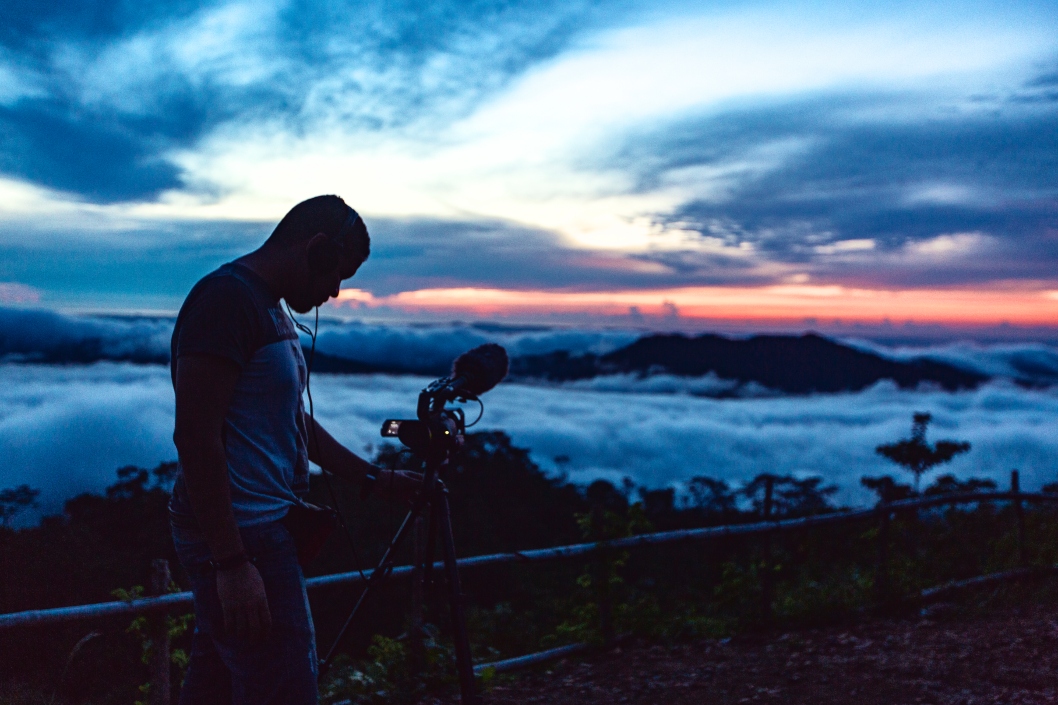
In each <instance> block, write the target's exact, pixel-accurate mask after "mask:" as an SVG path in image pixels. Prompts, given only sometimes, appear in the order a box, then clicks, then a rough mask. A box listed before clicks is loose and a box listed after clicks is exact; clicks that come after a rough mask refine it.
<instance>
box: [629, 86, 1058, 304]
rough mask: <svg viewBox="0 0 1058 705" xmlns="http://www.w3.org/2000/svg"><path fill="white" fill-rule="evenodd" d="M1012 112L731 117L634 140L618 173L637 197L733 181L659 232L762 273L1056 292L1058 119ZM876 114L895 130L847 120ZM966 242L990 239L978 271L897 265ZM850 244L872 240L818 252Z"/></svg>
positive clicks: (735, 276)
mask: <svg viewBox="0 0 1058 705" xmlns="http://www.w3.org/2000/svg"><path fill="white" fill-rule="evenodd" d="M902 102H903V103H906V105H904V106H903V109H902V106H901V103H902ZM1007 106H1008V107H1005V108H1004V107H997V108H996V109H995V110H988V111H983V110H974V111H965V112H962V113H959V112H956V111H954V109H953V110H952V111H946V110H940V109H939V108H938V107H937V106H933V107H932V108H931V113H932V117H925V118H921V119H909V118H908V117H907V115H905V114H902V113H904V112H911V111H919V112H921V111H922V110H923V107H924V106H923V105H922V104H915V102H914V101H912V100H911V99H909V98H907V97H893V96H889V97H886V98H885V99H884V100H880V99H878V98H874V99H869V98H859V99H853V98H849V97H837V98H831V99H825V100H824V99H816V100H813V101H808V102H801V103H794V104H787V105H779V106H775V105H773V106H769V107H766V108H760V109H756V110H737V111H729V112H725V113H721V114H719V115H712V116H709V117H703V118H700V119H697V120H691V121H686V122H683V123H680V124H677V125H670V126H668V127H667V128H666V129H665V130H662V131H657V132H654V133H652V134H647V135H638V136H636V139H635V140H633V141H631V142H630V143H629V145H628V146H626V147H625V148H624V149H623V151H622V152H621V153H620V154H619V155H618V156H617V157H616V158H615V161H617V162H618V163H619V164H622V165H623V167H624V168H627V169H629V170H632V171H633V172H635V171H638V173H639V178H640V186H639V188H640V189H642V190H644V191H649V190H653V189H655V188H657V187H658V186H659V185H660V184H662V183H663V182H664V180H665V179H666V177H668V176H669V175H670V174H672V173H673V172H674V171H675V170H677V169H687V168H691V167H708V166H713V167H719V168H730V169H733V170H734V173H735V176H733V177H731V178H730V179H729V181H728V182H727V183H725V184H724V186H723V188H724V189H726V193H725V195H724V196H722V197H719V198H717V197H712V198H709V199H706V198H701V199H697V200H692V201H691V202H689V203H687V204H686V205H684V206H683V207H682V208H680V209H679V210H678V211H677V212H676V213H674V214H672V215H671V216H668V217H667V218H666V220H667V221H668V222H670V223H676V222H680V223H685V224H690V226H691V227H692V228H694V229H697V230H699V231H700V232H701V233H702V234H703V236H709V237H718V238H720V239H722V240H723V241H725V242H726V243H727V244H729V245H738V244H739V243H749V244H751V245H752V246H753V247H754V248H755V250H756V251H757V252H759V253H760V255H761V256H762V258H764V259H765V260H767V261H772V262H781V263H786V264H792V265H798V266H803V267H804V268H805V271H809V272H815V273H818V274H821V275H825V278H827V279H828V280H838V281H842V280H843V281H848V282H856V283H869V284H874V285H888V286H893V285H896V286H899V285H927V284H932V285H936V284H958V283H974V282H984V281H992V280H997V279H1007V278H1011V279H1019V278H1021V279H1052V278H1054V277H1055V271H1056V270H1055V265H1056V264H1058V150H1056V149H1055V148H1054V145H1056V144H1058V110H1018V109H1014V108H1010V107H1009V103H1007ZM926 107H928V106H926ZM871 111H876V112H880V113H883V114H888V115H889V116H891V117H890V118H889V119H884V118H882V119H880V118H874V119H866V118H864V119H856V118H854V117H849V116H850V115H855V114H856V113H857V112H860V113H864V114H866V113H869V112H871ZM769 150H773V152H774V155H777V156H769ZM769 159H770V160H772V162H773V163H768V161H769ZM761 161H763V162H764V166H759V167H757V166H755V163H756V162H761ZM704 188H706V187H705V186H703V189H704ZM972 232H980V233H984V234H985V235H987V236H991V237H992V238H993V240H992V241H991V242H990V243H989V244H988V251H987V260H985V259H981V255H983V254H985V253H983V252H978V253H975V256H974V257H969V258H966V259H963V260H959V259H958V258H957V257H955V258H951V259H949V260H948V261H947V263H946V264H944V265H943V266H938V262H936V261H929V260H928V258H925V259H923V258H919V260H915V258H914V257H910V256H904V255H907V252H908V250H907V248H908V247H909V246H911V247H913V245H914V243H921V242H923V241H927V240H930V239H932V238H935V237H937V236H939V235H943V234H952V233H972ZM858 239H871V240H874V241H875V243H876V249H875V250H873V251H871V252H869V253H865V252H859V253H855V252H849V251H845V252H838V253H836V254H837V255H838V256H837V257H834V256H833V255H834V254H835V253H833V252H831V253H829V256H824V255H823V254H822V253H821V251H820V250H819V249H818V248H819V247H821V246H822V247H824V248H825V247H826V246H827V245H828V244H831V243H833V242H836V241H841V240H858ZM824 251H825V249H824ZM646 257H647V258H649V259H652V260H654V261H658V262H661V263H663V264H666V265H667V266H669V267H670V268H672V270H673V272H674V273H688V272H691V271H696V272H697V273H698V274H699V275H700V276H702V277H706V278H709V277H711V276H720V277H722V278H725V279H726V280H727V281H733V280H739V278H740V277H743V276H747V277H748V278H747V279H744V280H745V281H754V280H757V278H756V277H755V276H754V272H755V271H756V270H754V269H753V268H744V269H745V271H744V272H740V268H739V267H738V266H737V264H735V263H733V262H730V261H724V260H723V259H721V258H718V257H717V256H716V255H703V254H700V253H698V252H697V251H695V250H693V249H690V250H688V251H687V252H675V253H674V252H665V253H657V254H648V255H647V256H646ZM720 270H722V271H720Z"/></svg>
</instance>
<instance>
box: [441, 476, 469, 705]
mask: <svg viewBox="0 0 1058 705" xmlns="http://www.w3.org/2000/svg"><path fill="white" fill-rule="evenodd" d="M434 509H435V511H436V512H437V515H438V516H437V518H438V526H437V528H438V531H440V533H441V542H442V543H441V548H442V549H443V551H444V562H445V574H446V576H447V578H448V592H449V599H450V600H451V605H452V632H453V640H454V641H455V647H456V669H457V670H458V671H459V691H460V695H461V702H462V703H463V705H477V702H478V700H477V695H476V693H475V691H474V664H473V662H472V661H471V658H470V637H469V636H468V635H467V621H466V615H465V614H464V613H463V591H462V588H461V587H460V584H459V567H458V566H457V565H456V544H455V539H454V538H452V517H451V515H450V513H449V510H448V490H446V489H445V490H442V491H441V496H440V498H439V501H438V502H437V504H436V505H435V506H434Z"/></svg>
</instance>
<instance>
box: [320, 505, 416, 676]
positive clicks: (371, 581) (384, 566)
mask: <svg viewBox="0 0 1058 705" xmlns="http://www.w3.org/2000/svg"><path fill="white" fill-rule="evenodd" d="M424 505H425V497H424V496H420V497H419V498H418V499H416V502H415V505H414V506H413V507H412V509H411V511H410V512H408V514H407V516H405V517H404V522H403V523H402V524H401V525H400V529H398V530H397V534H396V535H395V536H394V537H393V539H392V540H391V541H390V542H389V546H387V547H386V552H385V553H384V554H383V556H382V559H381V560H380V561H379V562H378V566H377V567H376V568H375V570H374V571H373V572H372V573H371V576H370V577H368V579H367V584H366V585H365V586H364V589H363V590H362V591H361V592H360V597H359V598H357V600H356V604H354V605H353V609H352V611H351V612H350V613H349V616H348V617H347V618H346V620H345V623H344V624H343V625H342V628H341V629H340V630H339V631H338V636H336V637H335V638H334V643H333V644H332V645H331V648H330V651H328V652H327V656H326V658H324V659H323V660H322V661H321V662H320V666H319V672H318V677H319V678H323V676H324V675H326V673H327V671H328V670H329V669H330V667H331V662H333V661H334V657H335V656H336V655H337V654H338V647H339V646H341V644H342V641H343V640H344V639H345V635H346V633H348V631H349V626H350V625H351V624H352V623H353V619H355V618H356V613H357V612H359V611H360V607H361V606H362V605H363V604H364V600H366V599H367V595H368V593H370V592H372V591H373V590H374V589H375V586H377V585H379V584H381V583H382V582H383V581H384V580H385V579H386V578H387V577H389V574H390V572H391V571H392V570H393V554H394V553H395V552H396V550H397V547H398V546H400V544H401V542H402V541H403V540H404V537H405V536H407V535H408V533H410V531H411V528H412V527H413V526H414V525H415V520H416V519H417V518H418V517H419V515H420V514H421V513H422V509H423V506H424Z"/></svg>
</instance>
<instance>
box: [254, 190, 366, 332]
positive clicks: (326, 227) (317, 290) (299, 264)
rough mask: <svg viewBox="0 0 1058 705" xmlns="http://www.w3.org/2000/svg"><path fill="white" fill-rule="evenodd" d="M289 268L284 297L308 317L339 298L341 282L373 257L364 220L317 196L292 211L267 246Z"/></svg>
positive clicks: (332, 200)
mask: <svg viewBox="0 0 1058 705" xmlns="http://www.w3.org/2000/svg"><path fill="white" fill-rule="evenodd" d="M265 248H267V249H268V250H271V251H273V252H276V253H277V254H279V255H281V256H282V258H283V260H284V262H285V263H286V265H287V268H288V269H287V273H288V274H289V276H288V277H286V282H285V287H284V291H282V292H281V293H280V295H281V296H282V297H283V298H284V299H286V301H287V303H288V304H289V305H290V307H291V308H292V309H294V310H295V311H297V312H298V313H305V312H307V311H309V310H311V309H312V308H313V307H314V306H319V305H320V304H322V303H324V302H325V301H327V299H328V298H330V297H332V296H337V295H338V288H339V285H340V284H341V282H342V280H343V279H348V278H349V277H351V276H353V275H354V274H356V270H357V269H359V268H360V265H361V264H363V263H364V260H366V259H367V257H368V255H369V254H370V253H371V238H370V236H369V235H368V233H367V226H366V225H364V221H363V219H361V218H360V216H359V215H358V214H357V213H356V211H354V210H353V209H352V208H350V207H349V206H347V205H346V204H345V201H343V200H342V199H341V198H339V197H338V196H316V197H315V198H310V199H309V200H307V201H302V202H301V203H299V204H297V205H296V206H294V207H293V208H291V209H290V212H288V213H287V214H286V215H285V216H283V220H281V221H279V225H277V226H276V228H275V230H273V231H272V234H271V236H269V238H268V240H267V241H266V242H265Z"/></svg>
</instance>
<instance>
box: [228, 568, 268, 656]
mask: <svg viewBox="0 0 1058 705" xmlns="http://www.w3.org/2000/svg"><path fill="white" fill-rule="evenodd" d="M217 596H218V597H219V598H220V606H221V611H222V612H223V613H224V632H225V633H226V634H228V635H230V636H234V637H235V638H236V639H240V640H245V641H249V642H250V643H260V642H262V641H264V640H265V637H267V636H268V632H269V631H270V630H271V628H272V614H271V613H270V612H269V611H268V597H267V596H266V595H265V587H264V581H263V580H261V574H260V573H259V572H257V567H256V566H255V565H254V564H253V563H250V562H249V561H247V562H245V563H243V564H242V565H240V566H237V567H235V568H231V569H229V570H218V571H217Z"/></svg>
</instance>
